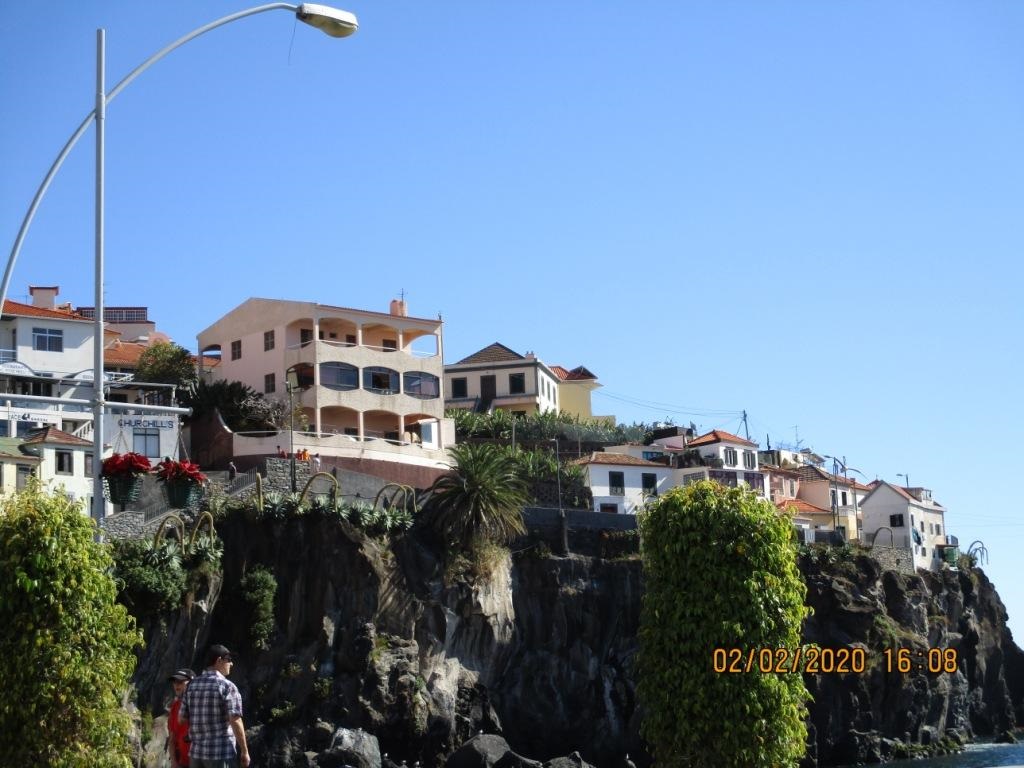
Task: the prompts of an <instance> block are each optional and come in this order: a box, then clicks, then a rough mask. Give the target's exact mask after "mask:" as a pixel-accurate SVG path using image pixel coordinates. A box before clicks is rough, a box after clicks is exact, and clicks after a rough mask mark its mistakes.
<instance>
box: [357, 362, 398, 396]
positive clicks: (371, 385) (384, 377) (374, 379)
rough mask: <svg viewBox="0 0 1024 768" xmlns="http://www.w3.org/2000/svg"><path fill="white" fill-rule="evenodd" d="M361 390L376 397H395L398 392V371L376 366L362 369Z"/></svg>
mask: <svg viewBox="0 0 1024 768" xmlns="http://www.w3.org/2000/svg"><path fill="white" fill-rule="evenodd" d="M363 389H365V390H366V391H367V392H373V393H374V394H377V395H397V394H398V392H399V376H398V371H395V370H392V369H391V368H384V367H383V366H378V365H372V366H369V367H367V368H364V369H363Z"/></svg>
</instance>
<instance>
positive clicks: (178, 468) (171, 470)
mask: <svg viewBox="0 0 1024 768" xmlns="http://www.w3.org/2000/svg"><path fill="white" fill-rule="evenodd" d="M156 477H157V480H159V481H160V482H162V483H163V484H164V491H165V492H166V494H167V502H168V504H170V505H171V506H172V507H174V508H175V509H184V508H186V507H191V506H193V505H194V504H196V503H197V502H198V501H199V499H200V497H201V496H202V493H203V483H205V482H206V475H204V474H203V473H202V472H200V471H199V465H198V464H194V463H193V462H191V461H188V460H187V459H185V460H183V461H173V460H171V459H165V460H164V461H161V462H160V463H159V464H157V466H156Z"/></svg>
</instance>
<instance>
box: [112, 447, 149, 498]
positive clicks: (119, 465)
mask: <svg viewBox="0 0 1024 768" xmlns="http://www.w3.org/2000/svg"><path fill="white" fill-rule="evenodd" d="M150 469H152V466H151V465H150V463H149V459H147V458H146V457H145V456H143V455H142V454H141V453H115V454H113V455H111V456H108V457H107V458H105V459H104V460H103V469H102V472H101V474H102V476H103V491H104V494H103V495H104V496H106V497H107V498H108V499H109V500H110V501H111V502H113V503H114V504H120V505H121V511H122V512H123V511H124V508H125V505H126V504H128V502H130V501H135V500H136V499H137V498H139V491H140V490H142V477H143V475H145V474H146V473H147V472H149V470H150Z"/></svg>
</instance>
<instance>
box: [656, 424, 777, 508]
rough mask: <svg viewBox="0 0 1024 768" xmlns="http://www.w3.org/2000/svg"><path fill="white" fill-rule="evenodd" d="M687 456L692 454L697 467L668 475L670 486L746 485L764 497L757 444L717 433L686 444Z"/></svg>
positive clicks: (764, 490) (727, 434)
mask: <svg viewBox="0 0 1024 768" xmlns="http://www.w3.org/2000/svg"><path fill="white" fill-rule="evenodd" d="M686 450H687V453H689V452H691V451H696V452H697V454H698V455H699V458H700V461H701V463H700V465H696V466H680V467H679V468H677V469H675V470H673V472H672V482H673V485H689V484H690V483H694V482H697V481H698V480H715V481H716V482H719V483H721V484H722V485H725V486H729V487H736V486H739V485H746V486H749V487H750V488H752V489H753V490H754V491H756V492H757V493H759V494H760V495H762V496H764V495H765V492H766V488H765V481H764V474H763V473H762V472H761V471H760V469H759V465H758V460H757V443H755V442H752V441H750V440H746V439H744V438H742V437H739V436H738V435H733V434H731V433H729V432H725V431H723V430H720V429H713V430H711V431H710V432H708V433H707V434H704V435H701V436H700V437H695V438H694V439H692V440H690V441H688V442H687V443H686Z"/></svg>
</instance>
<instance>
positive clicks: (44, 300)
mask: <svg viewBox="0 0 1024 768" xmlns="http://www.w3.org/2000/svg"><path fill="white" fill-rule="evenodd" d="M28 292H29V294H30V295H31V296H32V306H33V307H39V308H40V309H53V308H54V305H55V304H56V303H57V294H58V293H60V288H59V287H58V286H56V285H30V286H29V287H28Z"/></svg>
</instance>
